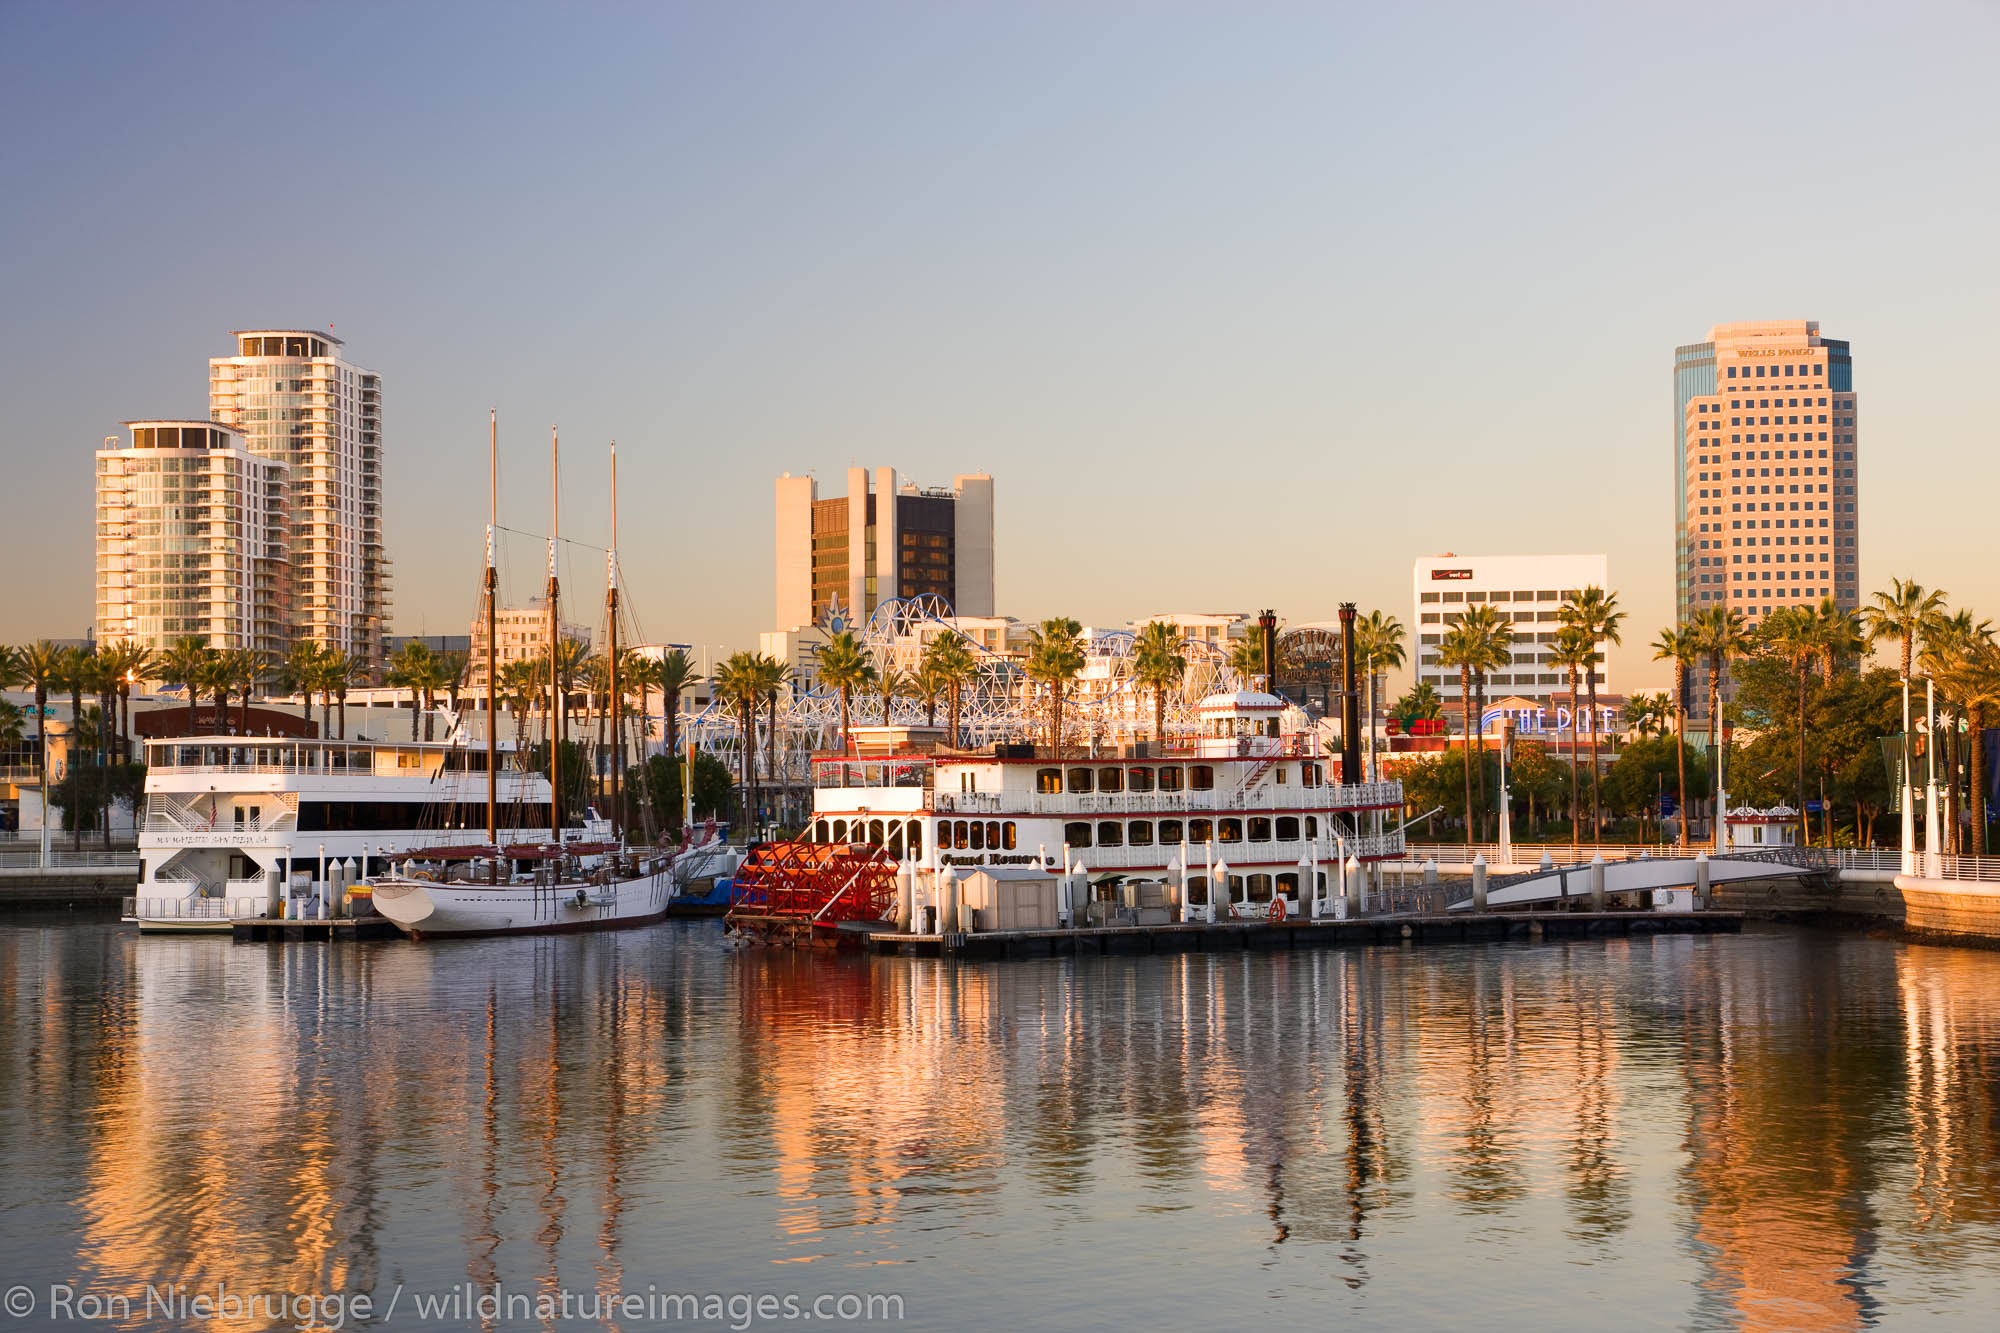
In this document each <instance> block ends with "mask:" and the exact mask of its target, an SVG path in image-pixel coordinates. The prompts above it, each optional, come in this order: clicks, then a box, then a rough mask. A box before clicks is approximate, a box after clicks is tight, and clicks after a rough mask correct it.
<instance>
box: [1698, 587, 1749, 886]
mask: <svg viewBox="0 0 2000 1333" xmlns="http://www.w3.org/2000/svg"><path fill="white" fill-rule="evenodd" d="M1691 628H1692V630H1693V631H1694V638H1695V643H1696V644H1697V645H1698V646H1699V648H1700V651H1701V655H1702V658H1703V659H1704V660H1705V661H1706V662H1707V663H1708V753H1709V774H1710V778H1709V782H1710V785H1711V787H1712V788H1713V789H1714V791H1715V799H1716V809H1715V822H1714V827H1713V828H1712V829H1711V832H1712V833H1713V835H1714V838H1715V846H1716V850H1718V851H1720V850H1721V849H1722V841H1723V821H1724V811H1723V809H1722V805H1721V802H1722V800H1723V797H1724V792H1723V789H1722V776H1723V774H1722V751H1721V749H1720V747H1719V745H1718V744H1717V742H1718V741H1719V740H1720V738H1721V734H1722V677H1723V673H1724V672H1726V671H1728V669H1729V663H1730V662H1731V661H1732V660H1733V659H1735V658H1738V657H1741V656H1743V654H1745V653H1746V652H1748V651H1749V650H1750V631H1749V630H1748V629H1746V628H1745V627H1744V624H1743V613H1742V612H1741V611H1739V610H1738V609H1737V608H1735V607H1733V606H1711V607H1709V608H1708V609H1706V610H1704V611H1701V612H1698V613H1697V614H1696V615H1695V618H1694V621H1693V623H1692V625H1691Z"/></svg>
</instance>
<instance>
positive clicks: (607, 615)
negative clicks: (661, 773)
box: [604, 440, 625, 843]
mask: <svg viewBox="0 0 2000 1333" xmlns="http://www.w3.org/2000/svg"><path fill="white" fill-rule="evenodd" d="M604 578H605V584H604V619H605V623H606V624H607V625H609V626H610V631H609V633H608V634H607V635H606V639H605V654H606V665H607V666H608V667H609V670H610V677H611V700H610V703H611V838H612V841H614V842H620V843H622V842H623V838H622V837H621V836H620V835H621V833H622V825H623V823H624V821H623V820H622V819H620V818H619V816H620V814H621V813H622V811H621V810H620V809H619V806H618V779H619V778H620V777H621V776H623V774H624V767H625V737H624V735H623V733H621V732H620V731H619V730H618V728H619V726H620V725H621V719H620V717H619V713H620V711H621V710H620V708H619V705H620V704H621V703H622V702H623V700H622V699H620V698H619V691H618V441H616V440H613V441H612V442H611V550H610V551H609V552H607V553H606V555H605V568H604Z"/></svg>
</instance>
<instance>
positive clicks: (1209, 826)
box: [1188, 819, 1215, 842]
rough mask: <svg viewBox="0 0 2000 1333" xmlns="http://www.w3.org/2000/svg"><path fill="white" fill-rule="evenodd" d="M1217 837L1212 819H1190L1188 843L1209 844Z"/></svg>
mask: <svg viewBox="0 0 2000 1333" xmlns="http://www.w3.org/2000/svg"><path fill="white" fill-rule="evenodd" d="M1214 836H1215V821H1214V820H1212V819H1190V820H1189V821H1188V841H1189V842H1207V841H1208V840H1209V839H1210V838H1213V837H1214Z"/></svg>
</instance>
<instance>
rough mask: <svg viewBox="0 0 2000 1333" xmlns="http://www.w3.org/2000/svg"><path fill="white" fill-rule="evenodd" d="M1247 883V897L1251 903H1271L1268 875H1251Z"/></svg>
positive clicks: (1269, 878)
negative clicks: (1248, 888)
mask: <svg viewBox="0 0 2000 1333" xmlns="http://www.w3.org/2000/svg"><path fill="white" fill-rule="evenodd" d="M1249 883H1250V894H1249V897H1250V901H1251V902H1253V903H1268V902H1270V901H1271V877H1270V876H1269V875H1252V876H1250V877H1249Z"/></svg>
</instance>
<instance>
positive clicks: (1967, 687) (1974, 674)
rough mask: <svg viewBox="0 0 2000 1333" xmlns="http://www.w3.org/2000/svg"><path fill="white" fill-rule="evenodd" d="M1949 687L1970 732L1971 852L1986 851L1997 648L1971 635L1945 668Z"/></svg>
mask: <svg viewBox="0 0 2000 1333" xmlns="http://www.w3.org/2000/svg"><path fill="white" fill-rule="evenodd" d="M1948 675H1949V679H1950V680H1951V684H1952V691H1953V693H1954V694H1956V695H1957V696H1958V698H1959V699H1960V701H1961V702H1962V703H1963V704H1964V707H1965V710H1966V713H1967V715H1968V716H1969V718H1970V720H1971V727H1972V735H1971V742H1972V745H1971V748H1972V773H1971V778H1972V783H1971V786H1972V854H1973V855H1974V856H1984V855H1986V746H1985V745H1984V744H1983V743H1982V741H1981V738H1982V737H1983V735H1984V734H1985V730H1986V719H1987V717H1988V716H1989V710H1991V709H1994V708H1996V707H2000V648H1996V647H1995V646H1994V643H1993V641H1992V640H1991V639H1989V638H1985V637H1982V636H1977V635H1975V636H1973V637H1971V638H1969V639H1967V640H1966V641H1965V643H1964V644H1963V645H1962V646H1961V647H1960V648H1959V650H1958V651H1957V652H1956V653H1955V654H1954V655H1953V660H1952V662H1951V665H1950V667H1949V669H1948Z"/></svg>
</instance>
